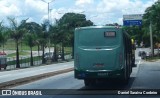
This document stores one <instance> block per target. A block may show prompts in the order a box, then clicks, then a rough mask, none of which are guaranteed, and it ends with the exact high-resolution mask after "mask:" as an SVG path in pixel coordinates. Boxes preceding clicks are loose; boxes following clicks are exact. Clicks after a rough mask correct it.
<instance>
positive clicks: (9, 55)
mask: <svg viewBox="0 0 160 98" xmlns="http://www.w3.org/2000/svg"><path fill="white" fill-rule="evenodd" d="M19 55H20V56H26V55H30V53H29V52H25V51H20V52H19ZM15 56H16V53H11V54H8V55H7V57H15Z"/></svg>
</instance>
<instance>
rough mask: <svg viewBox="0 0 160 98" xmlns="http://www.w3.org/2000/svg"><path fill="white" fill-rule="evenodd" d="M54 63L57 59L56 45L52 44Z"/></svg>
mask: <svg viewBox="0 0 160 98" xmlns="http://www.w3.org/2000/svg"><path fill="white" fill-rule="evenodd" d="M54 61H55V62H57V61H58V59H57V45H56V44H54Z"/></svg>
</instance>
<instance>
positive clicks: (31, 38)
mask: <svg viewBox="0 0 160 98" xmlns="http://www.w3.org/2000/svg"><path fill="white" fill-rule="evenodd" d="M35 39H36V34H35V33H31V32H28V33H26V35H25V37H24V40H25V43H26V45H28V46H29V47H30V50H31V59H30V64H31V66H33V55H32V48H33V46H35V44H36V42H35Z"/></svg>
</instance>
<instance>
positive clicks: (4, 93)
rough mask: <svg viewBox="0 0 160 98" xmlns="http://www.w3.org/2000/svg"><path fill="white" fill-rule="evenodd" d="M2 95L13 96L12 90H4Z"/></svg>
mask: <svg viewBox="0 0 160 98" xmlns="http://www.w3.org/2000/svg"><path fill="white" fill-rule="evenodd" d="M2 95H11V90H2Z"/></svg>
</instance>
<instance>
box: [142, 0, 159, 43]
mask: <svg viewBox="0 0 160 98" xmlns="http://www.w3.org/2000/svg"><path fill="white" fill-rule="evenodd" d="M159 12H160V2H159V1H157V2H155V3H154V4H153V5H152V6H150V7H148V8H147V9H146V10H145V14H144V15H143V24H144V27H143V30H144V32H145V33H149V25H150V24H152V29H153V39H154V41H153V42H154V44H155V43H156V42H160V37H159V36H160V29H159V27H160V14H159Z"/></svg>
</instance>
